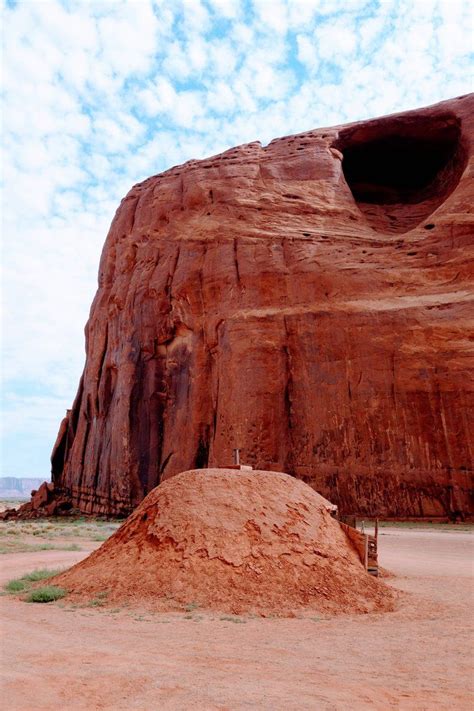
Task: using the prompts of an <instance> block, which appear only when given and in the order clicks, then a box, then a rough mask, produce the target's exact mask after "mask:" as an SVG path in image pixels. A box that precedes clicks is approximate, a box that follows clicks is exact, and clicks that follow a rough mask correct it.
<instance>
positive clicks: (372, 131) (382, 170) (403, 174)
mask: <svg viewBox="0 0 474 711" xmlns="http://www.w3.org/2000/svg"><path fill="white" fill-rule="evenodd" d="M335 147H336V148H338V149H339V150H340V151H341V152H342V154H343V163H342V168H343V172H344V177H345V179H346V182H347V185H348V186H349V188H350V190H351V192H352V195H353V196H354V199H355V201H356V203H357V205H358V207H359V209H360V210H361V212H362V213H363V214H364V215H365V217H366V219H367V221H368V222H369V224H370V226H371V227H372V228H373V229H375V230H377V231H380V232H389V233H403V232H407V231H408V230H411V229H413V228H415V227H416V226H417V225H419V224H420V223H421V222H422V221H424V220H426V218H427V217H428V216H429V215H431V213H433V212H434V211H435V210H436V209H437V208H438V207H439V206H440V205H441V204H442V203H443V202H444V201H445V200H446V198H447V197H448V196H449V194H450V193H451V192H452V191H453V189H454V188H455V187H456V185H457V183H458V182H459V179H460V177H461V175H462V172H463V170H464V168H465V164H466V151H465V149H464V147H463V141H462V134H461V129H460V123H459V121H458V119H457V118H456V117H454V116H452V115H446V114H442V115H439V116H438V117H435V118H429V119H426V118H424V117H419V118H418V119H417V120H404V119H401V118H400V117H397V118H387V119H386V120H382V121H378V122H369V123H367V124H365V125H364V126H359V127H357V128H355V129H354V128H349V129H347V130H346V131H342V132H341V133H340V134H339V139H338V142H337V144H336V146H335Z"/></svg>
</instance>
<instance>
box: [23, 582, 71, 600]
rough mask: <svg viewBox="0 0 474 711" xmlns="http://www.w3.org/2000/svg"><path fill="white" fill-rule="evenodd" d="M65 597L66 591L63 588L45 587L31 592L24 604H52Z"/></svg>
mask: <svg viewBox="0 0 474 711" xmlns="http://www.w3.org/2000/svg"><path fill="white" fill-rule="evenodd" d="M65 595H66V590H64V588H59V587H57V586H56V585H45V586H44V587H42V588H36V590H32V591H31V592H30V594H29V595H28V597H27V598H26V602H54V601H55V600H60V599H61V598H62V597H64V596H65Z"/></svg>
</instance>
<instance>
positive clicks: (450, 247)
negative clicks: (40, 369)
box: [52, 95, 474, 517]
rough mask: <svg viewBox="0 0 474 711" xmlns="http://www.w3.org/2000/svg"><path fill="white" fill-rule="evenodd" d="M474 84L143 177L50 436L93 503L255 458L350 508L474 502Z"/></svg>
mask: <svg viewBox="0 0 474 711" xmlns="http://www.w3.org/2000/svg"><path fill="white" fill-rule="evenodd" d="M473 143H474V95H469V96H465V97H460V98H458V99H454V100H452V101H446V102H443V103H440V104H437V105H435V106H432V107H429V108H425V109H421V110H417V111H411V112H408V113H403V114H397V115H393V116H387V117H383V118H380V119H375V120H371V121H364V122H360V123H354V124H350V125H346V126H338V127H335V128H326V129H319V130H315V131H308V132H306V133H302V134H299V135H296V136H288V137H285V138H279V139H276V140H274V141H272V142H271V143H270V144H269V145H268V146H266V147H263V146H262V145H261V144H260V143H258V142H255V143H249V144H246V145H242V146H238V147H237V148H233V149H231V150H228V151H226V152H225V153H222V154H221V155H218V156H215V157H213V158H209V159H207V160H199V161H197V160H192V161H189V162H188V163H185V164H184V165H181V166H178V167H175V168H172V169H170V170H168V171H165V172H164V173H162V174H161V175H158V176H154V177H152V178H149V179H148V180H145V181H144V182H143V183H139V184H138V185H135V186H134V187H133V188H132V189H131V191H130V192H129V193H128V195H127V196H126V197H125V199H124V200H123V201H122V203H121V205H120V207H119V209H118V211H117V213H116V215H115V218H114V220H113V222H112V226H111V228H110V232H109V234H108V236H107V240H106V243H105V246H104V250H103V254H102V258H101V262H100V271H99V288H98V291H97V294H96V297H95V299H94V302H93V304H92V309H91V314H90V318H89V321H88V324H87V326H86V354H87V359H86V364H85V369H84V374H83V377H82V379H81V382H80V385H79V390H78V393H77V397H76V399H75V401H74V404H73V406H72V409H71V410H69V411H68V413H67V416H66V418H65V419H64V420H63V422H62V424H61V427H60V431H59V435H58V438H57V441H56V444H55V447H54V451H53V454H52V471H53V482H54V484H55V486H56V487H58V488H59V489H60V490H62V491H66V492H69V493H70V495H71V496H72V502H73V504H74V506H77V507H78V508H80V509H81V510H82V511H84V512H97V513H99V512H102V513H111V514H126V513H129V512H130V511H131V510H132V509H133V508H134V507H135V506H136V505H137V504H138V503H139V502H140V501H141V500H142V499H143V497H144V496H145V495H146V494H147V493H148V492H149V491H151V489H153V488H154V487H155V486H156V485H157V484H158V483H159V482H160V481H162V480H164V479H167V478H168V477H171V476H173V475H174V474H177V473H178V472H182V471H184V470H188V469H195V468H200V467H207V466H210V467H216V466H224V465H225V464H226V463H228V462H229V461H230V459H231V452H232V449H233V448H234V447H240V448H241V451H242V458H243V460H244V461H245V463H246V464H251V465H253V466H254V467H255V468H258V469H271V470H278V471H286V472H289V473H290V474H292V475H294V476H296V477H299V478H300V479H302V480H304V481H305V482H307V483H309V484H310V485H311V486H312V487H313V488H314V489H316V490H317V491H319V492H320V493H321V494H322V495H323V496H325V497H327V498H329V499H330V500H331V501H333V502H335V503H337V504H338V505H339V507H340V508H341V510H342V511H343V512H352V513H356V512H357V513H359V514H361V515H370V514H377V515H379V516H400V517H408V516H434V517H436V516H446V515H450V516H457V515H465V514H468V513H469V512H470V511H471V510H472V509H471V506H470V500H469V485H470V478H471V475H472V453H473V450H474V422H473V419H474V418H473V412H474V407H473V404H474V403H473V378H472V373H473V329H472V325H473V316H474V310H473V302H472V295H473V271H474V270H473V253H474V249H473V244H474V219H473V214H472V212H473V207H472V206H473V197H474V186H473V180H472V167H473V158H472V156H473Z"/></svg>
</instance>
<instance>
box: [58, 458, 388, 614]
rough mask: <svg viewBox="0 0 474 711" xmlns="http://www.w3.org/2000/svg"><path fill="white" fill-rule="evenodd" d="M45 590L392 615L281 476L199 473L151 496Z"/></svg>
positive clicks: (234, 608)
mask: <svg viewBox="0 0 474 711" xmlns="http://www.w3.org/2000/svg"><path fill="white" fill-rule="evenodd" d="M52 582H53V584H55V585H59V586H61V587H64V588H66V589H67V590H68V591H69V594H70V597H71V598H72V599H74V598H75V599H77V600H87V599H89V600H90V599H97V596H100V598H101V600H104V601H105V600H106V602H107V603H111V604H114V605H116V604H127V605H130V606H136V607H142V608H147V609H154V610H160V611H161V610H162V611H165V610H179V609H183V608H184V609H186V607H187V609H191V608H190V606H192V609H195V608H196V609H197V608H201V609H208V610H219V611H222V612H227V613H231V614H245V613H255V614H259V615H262V616H267V615H276V616H286V615H291V614H294V613H295V611H298V610H299V611H301V610H302V609H307V610H316V611H320V612H325V613H329V614H338V613H367V612H373V611H388V610H392V609H393V606H394V601H395V596H396V595H395V593H394V592H393V591H392V590H391V589H390V588H389V587H387V586H386V585H385V584H384V583H383V582H381V581H380V580H378V579H376V578H373V577H371V576H370V575H368V573H367V572H366V571H365V569H364V567H363V565H362V564H361V562H360V559H359V557H358V555H357V553H356V551H355V550H354V548H353V547H352V545H351V543H350V541H349V540H348V538H347V537H346V535H345V533H344V532H343V530H342V528H341V527H340V525H339V523H338V522H337V521H336V520H335V519H334V518H332V517H331V514H330V513H329V511H328V510H327V501H326V500H325V499H323V498H322V497H321V496H319V494H317V493H316V492H315V491H314V490H313V489H311V488H310V487H309V486H307V485H306V484H304V483H302V482H301V481H299V480H297V479H295V478H293V477H291V476H288V475H287V474H282V473H277V472H268V471H252V472H241V471H239V472H237V471H235V470H231V469H201V470H191V471H188V472H184V473H182V474H178V475H177V476H175V477H172V478H171V479H168V480H166V481H165V482H163V483H162V484H160V485H159V486H158V487H156V488H155V489H153V491H151V492H150V493H149V494H148V496H147V497H146V498H145V499H144V500H143V502H142V503H141V504H140V505H139V506H138V508H137V509H136V510H135V511H134V513H133V514H132V515H131V516H130V517H129V518H128V519H127V521H126V522H125V523H124V524H123V525H122V526H121V528H120V529H118V531H117V532H116V533H115V534H114V535H113V536H112V537H111V538H109V539H108V540H107V541H106V542H105V543H104V544H103V545H102V546H101V547H100V548H99V549H97V550H96V551H94V552H93V553H92V554H91V555H90V556H89V557H88V558H86V559H85V560H83V561H81V562H80V563H78V564H77V565H75V566H74V567H73V568H71V569H70V570H68V571H66V572H64V573H62V574H60V575H58V576H56V577H55V578H54V579H53V581H52Z"/></svg>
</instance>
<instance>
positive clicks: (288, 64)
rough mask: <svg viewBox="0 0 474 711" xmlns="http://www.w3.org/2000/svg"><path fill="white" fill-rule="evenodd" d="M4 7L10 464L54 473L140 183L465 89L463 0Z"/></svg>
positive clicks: (214, 0)
mask: <svg viewBox="0 0 474 711" xmlns="http://www.w3.org/2000/svg"><path fill="white" fill-rule="evenodd" d="M2 21H3V27H4V31H3V43H4V51H3V84H2V102H3V133H2V140H3V151H4V161H3V176H2V178H3V227H2V236H3V244H2V265H3V275H2V287H3V318H2V353H3V356H2V395H3V406H2V468H1V475H2V476H42V477H45V478H47V477H48V476H49V455H50V451H51V448H52V445H53V442H54V439H55V437H56V433H57V430H58V427H59V423H60V421H61V419H62V417H63V415H64V413H65V410H66V408H68V407H70V406H71V404H72V400H73V398H74V395H75V392H76V388H77V384H78V381H79V377H80V373H81V371H82V368H83V364H84V336H83V329H84V325H85V322H86V320H87V316H88V311H89V307H90V304H91V302H92V299H93V296H94V293H95V289H96V284H97V279H96V277H97V269H98V262H99V256H100V251H101V248H102V244H103V242H104V239H105V236H106V234H107V230H108V227H109V225H110V222H111V219H112V217H113V214H114V212H115V210H116V208H117V206H118V203H119V201H120V199H121V198H122V197H123V196H124V194H125V193H126V192H127V191H128V189H129V188H130V187H131V186H132V185H133V184H134V183H136V182H138V181H140V180H142V179H144V178H146V177H148V176H149V175H153V174H155V173H159V172H161V171H162V170H165V169H166V168H168V167H170V166H171V165H175V164H177V163H181V162H183V161H185V160H188V159H190V158H201V157H204V156H207V155H212V154H215V153H218V152H220V151H222V150H224V149H226V148H228V147H230V146H233V145H236V144H239V143H245V142H247V141H253V140H260V141H261V142H262V143H264V144H265V143H268V142H269V141H270V140H271V139H272V138H274V137H277V136H282V135H286V134H290V133H295V132H299V131H305V130H308V129H311V128H315V127H318V126H329V125H334V124H338V123H344V122H348V121H354V120H357V119H364V118H368V117H372V116H377V115H381V114H386V113H391V112H394V111H401V110H405V109H411V108H415V107H418V106H423V105H426V104H430V103H434V102H436V101H441V100H443V99H448V98H451V97H454V96H458V95H461V94H465V93H467V92H469V91H472V90H473V81H472V77H473V74H472V68H473V62H472V59H473V55H472V52H473V46H472V36H473V9H472V3H471V2H470V0H466V1H464V0H383V1H382V2H375V1H369V2H366V1H364V0H352V1H351V0H344V1H343V2H341V1H340V0H287V1H284V0H252V1H251V0H241V1H238V0H201V1H199V0H185V1H180V0H157V1H152V0H133V1H129V2H121V1H120V0H113V1H110V2H109V1H107V0H102V1H101V2H93V1H91V2H89V1H86V0H84V1H82V2H72V1H71V2H68V1H63V2H61V1H60V0H56V1H53V0H45V1H42V2H40V1H36V0H35V1H32V2H21V1H18V2H14V1H13V0H9V1H7V2H3V4H2Z"/></svg>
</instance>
